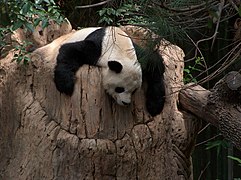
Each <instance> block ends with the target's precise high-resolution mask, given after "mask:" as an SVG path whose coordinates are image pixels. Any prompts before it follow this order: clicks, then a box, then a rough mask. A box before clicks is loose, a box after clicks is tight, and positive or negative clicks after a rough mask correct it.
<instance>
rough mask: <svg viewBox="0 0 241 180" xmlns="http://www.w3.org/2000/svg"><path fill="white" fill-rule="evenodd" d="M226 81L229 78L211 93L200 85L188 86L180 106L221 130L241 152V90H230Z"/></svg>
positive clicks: (223, 80)
mask: <svg viewBox="0 0 241 180" xmlns="http://www.w3.org/2000/svg"><path fill="white" fill-rule="evenodd" d="M229 75H230V74H229ZM226 79H227V76H226V77H224V78H223V79H221V80H220V81H219V82H218V83H217V84H216V85H215V87H214V88H213V89H212V90H211V91H208V90H206V89H204V88H203V87H201V86H199V85H194V84H188V85H186V87H184V88H183V89H182V90H181V92H180V94H179V98H180V104H181V106H182V108H183V109H185V110H186V111H189V112H191V113H193V114H194V115H195V116H197V117H199V118H200V119H203V120H205V121H207V122H209V123H211V124H212V125H214V126H216V127H217V128H219V129H220V131H221V133H222V134H223V136H224V137H225V138H227V139H228V140H230V141H231V142H232V143H233V144H234V145H235V146H236V147H237V148H238V149H240V150H241V141H240V139H241V106H240V102H241V101H240V100H241V96H240V90H239V89H237V90H232V89H230V88H229V86H228V84H227V81H226Z"/></svg>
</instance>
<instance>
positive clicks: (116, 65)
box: [108, 61, 123, 73]
mask: <svg viewBox="0 0 241 180" xmlns="http://www.w3.org/2000/svg"><path fill="white" fill-rule="evenodd" d="M108 66H109V68H110V70H112V71H114V72H116V73H120V72H121V70H122V68H123V66H122V65H121V63H119V62H117V61H108Z"/></svg>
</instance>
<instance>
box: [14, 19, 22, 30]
mask: <svg viewBox="0 0 241 180" xmlns="http://www.w3.org/2000/svg"><path fill="white" fill-rule="evenodd" d="M22 25H23V21H21V20H18V21H17V22H16V23H14V24H13V26H12V28H11V29H12V31H15V30H16V29H18V28H20V27H21V26H22Z"/></svg>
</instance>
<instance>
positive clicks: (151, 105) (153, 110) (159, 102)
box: [146, 97, 165, 117]
mask: <svg viewBox="0 0 241 180" xmlns="http://www.w3.org/2000/svg"><path fill="white" fill-rule="evenodd" d="M164 102H165V98H164V97H159V98H155V99H154V98H153V99H147V101H146V108H147V111H148V113H149V114H150V115H151V116H152V117H154V116H156V115H158V114H160V113H161V112H162V109H163V107H164Z"/></svg>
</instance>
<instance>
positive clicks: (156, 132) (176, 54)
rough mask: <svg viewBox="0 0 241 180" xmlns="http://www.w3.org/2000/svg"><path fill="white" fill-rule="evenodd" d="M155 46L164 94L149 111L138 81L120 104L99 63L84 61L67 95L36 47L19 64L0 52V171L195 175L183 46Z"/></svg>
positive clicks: (40, 175) (71, 179) (69, 175)
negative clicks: (155, 111) (153, 112)
mask: <svg viewBox="0 0 241 180" xmlns="http://www.w3.org/2000/svg"><path fill="white" fill-rule="evenodd" d="M42 53H43V54H44V52H42ZM160 53H161V54H162V55H163V58H164V61H165V66H166V72H165V82H166V85H165V86H166V94H167V95H168V96H167V97H166V103H165V107H164V110H163V112H162V113H161V114H160V115H158V116H156V117H155V118H152V117H151V116H149V115H148V113H147V112H146V109H145V105H144V104H145V96H144V91H143V88H142V89H141V90H139V91H138V92H136V93H135V95H134V97H133V103H132V104H131V105H130V106H127V107H122V106H119V105H117V104H116V103H115V102H114V100H112V99H111V98H110V96H108V95H107V94H106V93H105V92H104V90H103V87H102V84H101V82H102V77H101V71H100V69H99V68H98V67H90V66H83V67H81V68H80V69H79V71H78V72H77V75H76V77H77V82H76V86H75V91H74V94H73V96H72V97H68V96H65V95H63V94H60V93H59V92H58V91H57V90H56V88H55V85H54V82H53V68H54V66H55V61H54V60H47V59H45V58H44V56H42V54H41V53H38V54H36V53H34V54H32V62H31V63H30V64H29V65H28V66H24V65H17V64H15V63H13V62H11V60H12V57H13V53H11V52H10V53H9V55H8V56H7V57H6V58H4V59H2V60H0V97H1V99H0V159H1V162H0V179H8V180H16V179H18V180H26V179H34V180H35V179H68V180H76V179H80V180H82V179H123V180H125V179H128V180H131V179H143V180H146V179H151V180H155V179H158V180H159V179H178V180H179V179H192V163H191V152H192V149H193V146H194V141H195V137H196V132H197V130H198V128H199V125H200V124H199V121H197V120H195V118H194V116H192V115H190V114H188V113H186V112H181V111H179V110H178V107H177V104H178V93H177V92H178V91H179V90H180V88H181V87H182V85H183V83H182V76H183V74H182V72H183V65H184V64H183V56H184V54H183V52H182V50H181V49H180V48H178V47H177V46H174V45H171V44H170V43H168V42H165V41H163V43H162V46H161V47H160Z"/></svg>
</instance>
